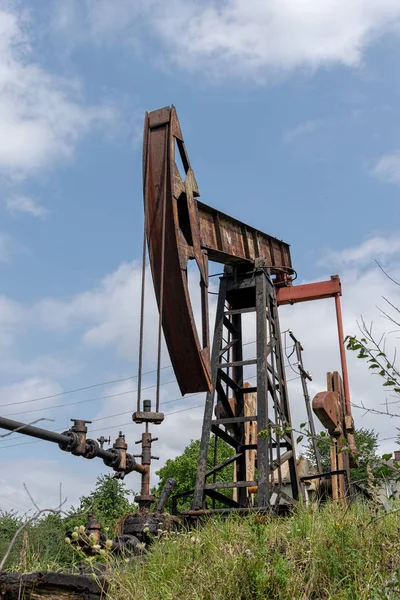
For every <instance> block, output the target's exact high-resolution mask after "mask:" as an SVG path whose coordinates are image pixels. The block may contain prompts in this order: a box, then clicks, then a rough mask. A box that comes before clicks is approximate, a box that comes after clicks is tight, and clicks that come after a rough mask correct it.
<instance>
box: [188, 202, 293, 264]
mask: <svg viewBox="0 0 400 600" xmlns="http://www.w3.org/2000/svg"><path fill="white" fill-rule="evenodd" d="M197 210H198V215H199V225H200V244H201V247H202V248H204V249H205V250H207V252H208V257H209V259H210V260H213V261H215V262H219V263H222V264H224V265H229V264H235V263H238V262H249V263H253V262H254V261H255V260H256V259H257V258H264V259H266V262H267V265H268V266H269V267H277V269H275V270H274V269H272V273H280V272H281V271H280V268H283V269H287V270H288V271H289V272H290V271H291V270H292V263H291V258H290V247H289V244H286V242H283V241H281V240H278V239H277V238H274V237H272V236H270V235H267V234H266V233H263V232H262V231H260V230H258V229H255V228H254V227H251V226H250V225H246V224H245V223H242V222H241V221H238V220H237V219H234V218H233V217H230V216H228V215H226V214H224V213H222V212H221V211H219V210H216V209H215V208H212V207H211V206H207V204H203V202H199V201H197Z"/></svg>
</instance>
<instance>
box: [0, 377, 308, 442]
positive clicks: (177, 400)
mask: <svg viewBox="0 0 400 600" xmlns="http://www.w3.org/2000/svg"><path fill="white" fill-rule="evenodd" d="M255 377H256V375H254V376H253V377H248V378H247V379H255ZM299 377H300V375H298V376H297V377H292V378H291V379H288V380H287V381H286V383H289V382H291V381H295V380H296V379H299ZM202 393H204V392H197V393H196V394H190V396H186V397H183V398H178V399H174V400H167V401H165V402H162V403H161V404H160V406H164V405H166V404H172V403H173V402H180V401H182V400H186V399H187V398H190V397H192V398H193V397H195V396H198V395H199V394H202ZM200 406H204V404H199V405H197V406H189V407H187V408H183V409H180V410H177V411H172V412H169V413H165V416H168V415H174V414H177V413H180V412H185V411H188V410H192V409H193V410H194V409H195V408H199V407H200ZM130 412H131V411H126V412H123V413H115V414H112V415H106V416H104V417H100V418H98V419H93V421H92V422H93V423H95V422H97V421H102V420H104V419H112V418H113V417H117V416H121V415H123V414H129V413H130ZM131 424H132V421H128V422H127V423H121V424H119V425H115V426H114V425H112V426H110V427H109V428H107V429H115V428H117V427H123V426H126V425H131ZM54 431H57V432H61V431H62V429H56V430H54ZM98 431H104V427H101V428H99V429H92V430H90V434H92V433H96V432H98ZM20 435H24V434H20ZM7 441H8V440H7ZM42 441H44V440H35V441H33V442H22V443H18V444H10V445H8V446H1V447H0V450H5V449H6V448H15V447H17V446H26V445H27V444H39V443H41V442H42Z"/></svg>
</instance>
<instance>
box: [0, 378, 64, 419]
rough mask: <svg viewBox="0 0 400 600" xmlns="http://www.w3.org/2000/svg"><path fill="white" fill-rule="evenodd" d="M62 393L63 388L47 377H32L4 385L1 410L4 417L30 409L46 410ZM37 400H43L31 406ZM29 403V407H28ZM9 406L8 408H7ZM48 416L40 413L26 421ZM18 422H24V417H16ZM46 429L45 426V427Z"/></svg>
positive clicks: (1, 391)
mask: <svg viewBox="0 0 400 600" xmlns="http://www.w3.org/2000/svg"><path fill="white" fill-rule="evenodd" d="M61 391H62V389H61V386H60V385H59V384H58V383H57V382H56V381H52V380H51V379H49V378H47V377H38V376H34V377H30V378H29V379H25V380H23V381H20V382H18V383H12V384H10V385H4V386H2V387H1V388H0V410H1V414H2V416H4V417H7V416H8V415H11V414H12V413H15V412H20V411H22V412H23V411H24V410H29V409H32V408H34V409H46V408H47V407H49V406H51V405H53V404H54V402H55V401H54V395H55V394H59V393H60V392H61ZM49 396H50V398H49ZM36 398H43V399H42V400H39V401H37V402H35V403H34V405H31V403H30V401H31V400H32V399H36ZM21 403H24V404H21ZM28 403H29V406H28ZM6 405H7V406H6ZM43 416H48V415H47V414H42V413H40V414H39V415H37V414H36V415H34V416H32V415H30V416H29V417H28V416H27V417H26V419H29V420H31V421H33V420H35V419H36V418H40V417H43ZM15 418H16V419H17V420H20V419H21V420H22V421H24V417H23V416H22V417H21V416H18V417H15ZM43 426H44V427H45V425H43Z"/></svg>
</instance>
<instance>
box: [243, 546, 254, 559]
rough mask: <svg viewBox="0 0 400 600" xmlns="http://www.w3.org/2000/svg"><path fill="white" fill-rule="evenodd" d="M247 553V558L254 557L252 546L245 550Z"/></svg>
mask: <svg viewBox="0 0 400 600" xmlns="http://www.w3.org/2000/svg"><path fill="white" fill-rule="evenodd" d="M244 553H245V555H246V556H247V558H252V556H253V553H252V551H251V550H250V548H246V550H245V551H244Z"/></svg>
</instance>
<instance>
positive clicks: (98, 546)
mask: <svg viewBox="0 0 400 600" xmlns="http://www.w3.org/2000/svg"><path fill="white" fill-rule="evenodd" d="M100 548H101V546H100V544H94V545H93V550H100Z"/></svg>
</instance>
